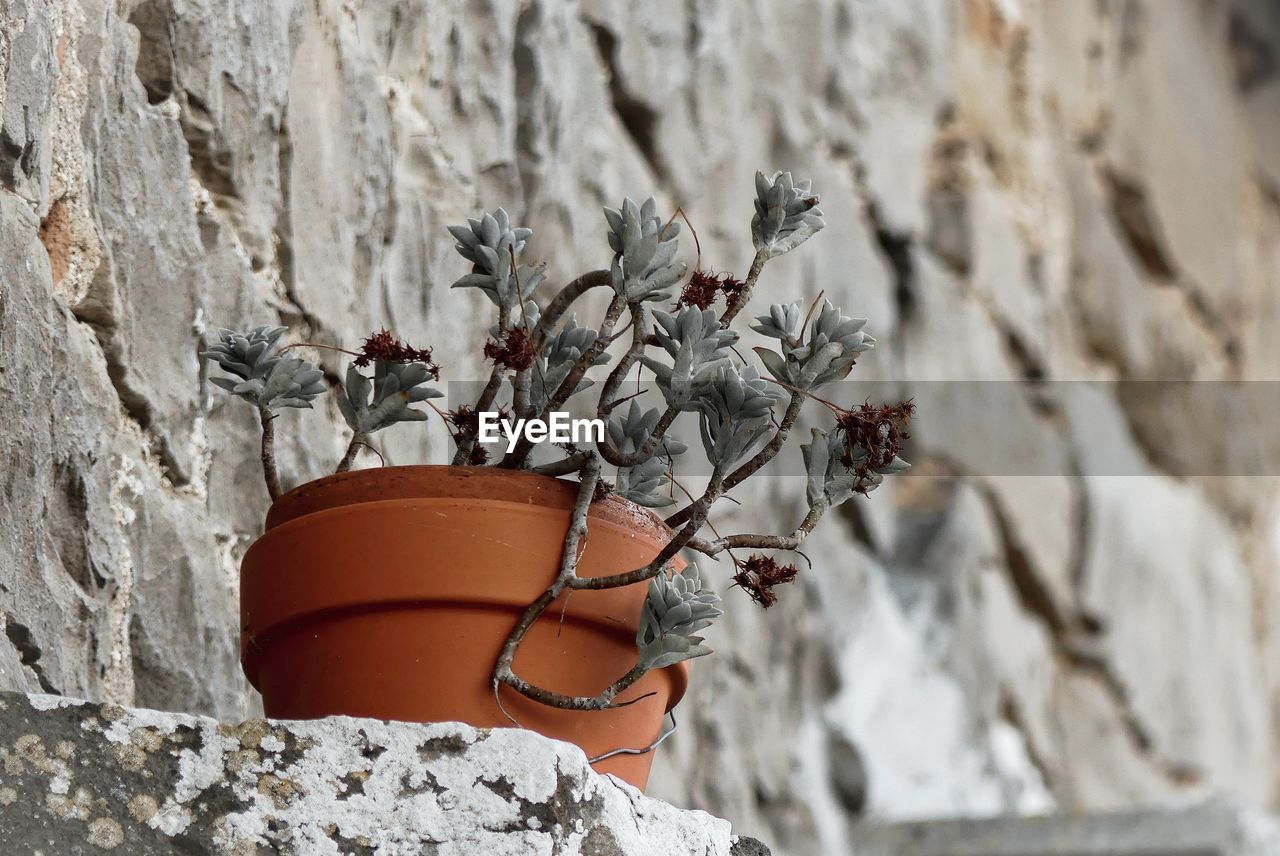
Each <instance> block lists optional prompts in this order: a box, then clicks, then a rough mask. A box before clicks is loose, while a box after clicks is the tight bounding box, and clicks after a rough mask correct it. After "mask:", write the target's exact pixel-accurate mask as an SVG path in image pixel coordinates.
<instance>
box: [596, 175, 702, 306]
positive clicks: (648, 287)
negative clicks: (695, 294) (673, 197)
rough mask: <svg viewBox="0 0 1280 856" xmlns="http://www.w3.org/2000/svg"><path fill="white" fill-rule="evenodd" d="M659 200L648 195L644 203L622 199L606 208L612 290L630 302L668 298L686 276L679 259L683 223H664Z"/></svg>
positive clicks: (683, 265) (683, 266) (682, 263)
mask: <svg viewBox="0 0 1280 856" xmlns="http://www.w3.org/2000/svg"><path fill="white" fill-rule="evenodd" d="M657 211H658V203H657V202H656V201H655V200H654V199H653V197H652V196H651V197H649V198H648V199H646V200H645V201H644V205H640V206H638V205H636V204H635V203H634V202H632V201H631V199H629V198H627V199H623V200H622V207H620V208H618V209H616V210H615V209H613V208H606V209H604V216H605V219H606V220H607V221H608V222H609V246H610V247H611V248H612V249H613V252H614V258H613V268H612V271H611V281H612V283H613V290H614V291H615V292H616V293H617V294H619V295H621V296H622V297H624V298H626V301H627V302H628V303H641V302H644V301H653V300H666V299H667V298H669V297H670V296H671V289H672V288H674V287H675V285H676V284H677V283H679V282H680V279H681V278H682V277H683V276H684V271H685V264H684V262H678V261H676V260H675V259H676V250H677V249H679V242H678V241H677V240H676V237H677V236H678V235H679V234H680V224H679V223H676V222H672V223H668V224H666V225H665V226H664V224H663V222H662V220H661V219H660V218H659V217H658V215H657Z"/></svg>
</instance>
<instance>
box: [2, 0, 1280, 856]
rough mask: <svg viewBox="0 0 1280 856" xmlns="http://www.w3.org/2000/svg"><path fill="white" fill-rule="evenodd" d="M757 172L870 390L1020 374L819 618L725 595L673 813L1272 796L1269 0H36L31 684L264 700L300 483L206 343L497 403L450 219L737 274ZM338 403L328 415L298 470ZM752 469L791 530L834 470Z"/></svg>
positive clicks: (20, 426)
mask: <svg viewBox="0 0 1280 856" xmlns="http://www.w3.org/2000/svg"><path fill="white" fill-rule="evenodd" d="M758 168H759V169H765V170H768V171H772V170H775V169H790V170H792V171H793V172H795V173H796V174H797V176H798V177H811V178H813V180H814V185H815V189H816V190H817V191H818V192H819V193H820V194H821V196H822V208H823V210H824V211H825V212H826V215H827V222H828V224H829V225H828V227H827V228H826V230H824V231H823V232H822V233H821V234H820V235H818V236H817V237H816V238H814V239H813V240H812V241H811V242H810V243H808V244H807V245H805V246H804V247H802V248H801V249H799V250H797V251H796V252H794V253H792V254H791V255H788V256H786V257H784V258H782V259H780V260H778V261H775V262H773V263H771V264H770V265H769V266H768V267H767V268H766V273H765V275H764V278H763V281H762V286H761V289H760V291H759V292H758V294H757V299H756V300H755V301H754V303H753V309H756V310H759V311H763V310H764V306H765V304H766V303H767V302H768V300H770V299H772V300H784V299H785V300H790V299H794V298H797V297H800V298H804V299H806V300H810V299H812V298H814V297H815V296H816V295H817V294H818V292H819V291H820V290H823V289H825V293H826V295H827V296H828V297H830V298H832V299H833V300H834V301H835V302H837V303H838V304H840V305H842V306H844V307H845V309H846V310H848V311H852V312H853V313H854V314H858V315H865V316H868V317H870V318H871V322H870V325H869V328H868V329H869V330H870V332H871V333H872V334H873V335H875V336H876V337H877V338H878V339H879V340H880V342H881V344H880V346H879V347H878V348H877V350H876V351H874V352H873V353H872V354H869V355H867V357H866V358H864V359H863V360H862V361H861V363H860V366H859V369H858V370H857V371H858V372H859V375H858V376H860V377H862V378H864V379H871V380H889V381H893V382H894V383H901V382H904V381H917V382H924V381H929V382H948V381H951V382H955V381H986V382H992V383H984V384H966V383H929V384H927V385H925V386H923V387H920V390H921V391H920V392H919V400H920V404H921V414H920V417H919V419H918V420H917V423H916V425H915V427H916V431H915V435H916V436H915V440H914V444H913V448H912V454H911V457H912V460H913V461H914V462H915V464H916V469H915V470H913V473H912V475H911V476H910V477H904V478H901V479H899V480H898V482H897V483H896V484H894V485H891V486H888V487H886V488H884V489H883V490H882V491H881V492H879V493H877V494H874V495H873V497H872V498H871V499H870V500H859V501H858V502H856V503H851V504H850V505H849V506H847V507H846V508H845V509H844V510H843V511H842V513H841V515H839V517H838V518H837V519H835V520H832V521H829V522H828V523H827V524H826V525H825V526H824V527H823V528H822V529H820V530H819V532H818V534H817V535H815V537H814V538H812V539H811V541H810V544H809V548H808V549H807V552H808V553H809V555H810V557H811V558H812V560H813V564H814V568H813V570H812V572H810V573H807V574H806V575H805V576H804V582H803V584H801V585H797V586H796V587H794V588H792V589H791V590H789V591H786V592H785V596H784V597H783V598H782V601H781V603H780V604H779V605H778V606H776V607H774V608H773V609H771V610H769V611H768V612H767V613H765V612H761V611H760V610H758V609H757V608H756V607H755V606H754V605H753V604H751V603H750V602H748V601H747V599H746V598H745V597H744V596H742V595H741V593H740V592H736V591H726V592H725V595H726V598H727V599H728V600H729V601H730V607H731V608H730V610H729V612H728V614H727V615H726V617H725V619H724V620H723V622H722V623H721V625H720V626H719V627H718V629H717V630H715V631H714V632H713V634H712V636H711V638H710V641H711V642H712V643H713V644H714V646H715V647H716V648H717V649H718V653H717V656H715V657H713V658H708V659H706V660H703V661H699V662H698V663H697V664H696V665H695V670H694V675H695V684H694V688H693V690H692V691H691V693H690V696H689V698H688V699H687V700H686V702H685V703H684V705H683V706H682V707H681V713H682V731H681V733H680V734H679V735H678V736H677V737H676V738H674V739H673V740H672V741H671V742H670V744H668V747H667V748H666V749H664V751H663V754H662V755H661V756H660V758H659V761H658V765H657V768H656V774H655V781H654V785H653V787H652V788H651V793H652V794H653V795H655V796H661V797H664V798H666V799H668V800H670V801H672V802H675V803H676V804H678V805H681V806H687V807H699V808H705V809H707V810H709V811H711V812H713V813H715V814H718V815H721V816H724V817H727V818H729V819H730V820H731V821H732V822H733V824H734V826H735V828H737V829H739V830H741V831H743V832H745V833H749V834H754V835H757V836H758V837H760V838H762V839H764V840H766V841H767V842H769V843H770V844H771V845H773V846H774V847H775V848H776V849H777V850H778V851H780V852H784V853H792V854H807V853H832V852H841V851H842V850H843V849H844V848H845V846H846V844H847V841H848V837H849V835H850V824H851V823H853V822H855V821H856V820H857V819H859V818H863V817H873V818H882V819H886V818H889V819H891V818H914V817H928V816H937V815H952V814H996V813H1006V812H1035V811H1041V810H1045V809H1048V808H1052V807H1054V806H1057V807H1062V808H1067V809H1080V810H1097V809H1105V808H1112V807H1119V806H1126V805H1133V804H1140V803H1148V802H1153V801H1160V800H1167V799H1172V798H1180V797H1189V796H1193V795H1199V794H1202V793H1207V792H1226V793H1230V794H1234V795H1238V796H1241V797H1243V798H1245V799H1246V800H1249V801H1252V802H1254V803H1256V804H1258V805H1261V806H1270V807H1275V806H1276V804H1277V802H1280V793H1278V789H1277V786H1278V785H1280V782H1278V781H1277V777H1276V774H1275V770H1276V769H1277V766H1276V760H1277V739H1276V738H1277V735H1280V731H1278V726H1280V722H1278V721H1277V714H1278V713H1280V706H1278V704H1277V703H1278V702H1280V698H1278V695H1277V693H1278V691H1280V674H1278V669H1277V666H1276V663H1277V662H1280V660H1278V659H1277V657H1278V655H1280V639H1278V637H1277V632H1276V631H1277V626H1276V625H1277V620H1278V619H1280V587H1277V586H1276V585H1275V583H1274V581H1275V579H1276V569H1277V564H1278V563H1280V509H1277V504H1276V489H1275V488H1276V481H1275V478H1274V477H1273V474H1274V472H1275V468H1274V463H1275V461H1276V454H1275V452H1276V449H1275V448H1274V447H1275V444H1277V443H1280V438H1278V437H1276V436H1275V432H1274V431H1273V430H1269V429H1270V427H1271V426H1274V425H1275V424H1277V418H1278V417H1280V412H1277V411H1278V410H1280V408H1277V407H1276V406H1274V404H1277V403H1280V396H1268V395H1266V394H1259V395H1251V394H1246V392H1245V391H1248V390H1259V389H1262V390H1266V389H1268V387H1267V386H1265V385H1257V384H1256V382H1261V381H1275V380H1277V379H1280V378H1277V375H1280V7H1278V6H1277V5H1276V4H1275V3H1274V2H1269V0H1234V2H1228V0H1163V2H1161V0H954V2H944V0H893V2H889V0H880V2H870V0H845V2H839V3H836V2H818V0H811V2H799V0H794V1H793V2H780V0H736V2H730V0H685V2H675V0H655V2H651V3H623V2H611V0H582V2H569V0H525V2H498V0H468V2H452V3H446V2H428V1H427V0H378V1H377V2H375V1H374V0H370V2H357V0H310V2H302V0H270V2H264V1H263V0H142V2H134V0H0V489H2V498H0V623H2V625H3V628H4V633H3V634H0V687H3V688H8V689H26V690H29V691H46V692H57V693H65V694H69V695H76V696H82V697H88V698H91V699H97V700H106V701H112V702H117V703H122V704H136V705H142V706H148V707H157V708H161V709H167V710H182V711H190V712H195V713H202V714H211V715H215V716H221V717H224V718H235V717H240V716H242V715H245V714H248V713H252V712H253V711H254V709H255V706H256V701H255V700H254V699H253V697H252V694H251V692H250V691H249V688H248V687H247V685H246V683H245V682H244V680H243V678H242V676H241V674H240V670H239V666H238V663H237V655H236V625H237V620H238V619H237V611H236V610H237V607H236V585H237V583H236V575H237V566H238V561H239V557H240V556H241V555H242V554H243V551H244V549H245V548H246V547H247V545H248V544H249V543H250V542H251V540H252V539H253V538H254V537H255V535H256V534H257V532H258V531H259V527H260V524H261V519H262V515H263V512H264V511H265V508H266V504H267V499H266V496H265V491H264V489H263V487H262V484H261V477H260V472H259V465H258V462H257V459H256V456H255V455H254V453H253V447H254V443H255V442H256V441H255V440H254V439H253V438H254V437H255V436H256V428H255V424H254V419H253V415H252V413H251V412H250V410H249V409H248V408H244V407H242V406H239V405H238V404H237V403H235V402H232V401H230V400H228V399H226V398H223V397H220V396H215V395H214V393H215V392H217V390H215V389H213V388H212V387H211V386H210V385H208V384H202V383H201V380H202V371H203V370H202V367H201V365H200V362H199V360H198V358H197V352H198V351H199V349H200V345H199V341H200V336H201V334H202V333H204V332H205V331H207V330H209V329H211V328H212V327H215V326H219V325H227V324H230V325H249V324H254V323H274V322H276V321H277V320H278V321H279V322H280V323H284V324H288V325H289V326H290V327H291V334H290V335H291V337H293V338H294V339H295V340H302V339H308V338H309V339H314V340H318V341H333V342H345V343H355V342H358V341H359V339H360V338H361V337H362V336H364V335H366V334H367V333H368V332H369V331H371V330H373V329H376V328H378V327H380V326H383V325H385V326H389V327H391V328H393V329H394V330H395V331H396V332H397V333H399V334H401V335H403V336H406V337H408V338H410V339H411V340H412V341H413V342H414V343H420V342H427V343H431V344H434V345H435V346H436V349H437V356H438V360H439V362H440V363H441V364H442V365H444V366H445V367H446V373H447V376H448V377H449V378H450V379H453V380H471V379H474V378H475V377H477V376H479V373H480V371H481V367H480V362H479V360H478V359H477V357H478V348H474V347H468V348H466V349H464V348H463V347H462V346H463V345H464V344H468V345H470V344H471V343H474V342H476V341H478V339H477V336H478V335H479V334H478V333H477V330H478V325H477V323H476V319H477V318H479V317H482V316H481V313H486V312H487V311H488V310H487V305H484V304H482V302H481V300H480V299H477V297H476V296H475V295H472V294H464V293H461V292H457V291H454V292H450V291H448V289H447V286H448V284H449V283H450V282H452V281H453V279H454V278H456V277H457V276H459V275H460V274H461V273H462V272H463V268H464V265H463V263H462V262H461V260H460V259H458V258H457V257H456V256H455V254H454V253H453V250H452V247H451V241H450V240H449V239H448V236H447V235H446V233H445V232H444V225H445V224H448V223H454V222H460V221H461V219H462V218H464V217H466V216H471V215H474V214H475V213H476V212H477V211H479V210H481V209H482V208H484V209H491V208H493V207H496V206H498V205H503V206H505V207H506V208H507V210H508V211H510V212H512V214H513V217H514V218H515V219H516V220H517V221H519V222H522V223H527V224H528V225H531V226H533V227H534V228H535V229H536V234H535V237H534V239H533V240H532V241H531V242H530V245H529V248H528V251H527V256H528V258H530V259H538V258H546V259H548V260H549V261H550V269H549V273H550V279H551V280H552V281H553V282H561V281H565V280H567V279H568V278H570V277H572V276H573V275H575V274H576V273H578V272H580V270H583V269H588V268H593V267H600V266H603V265H606V264H607V262H608V250H607V247H606V246H605V244H604V240H603V220H602V218H601V216H600V207H601V205H603V204H610V205H616V204H617V203H618V202H619V201H620V199H621V197H622V196H623V195H624V194H628V195H631V196H634V197H643V196H645V195H647V194H649V193H654V194H655V195H657V196H658V197H659V200H660V201H661V202H662V203H663V205H664V206H665V207H667V208H668V209H670V208H674V206H676V205H681V206H683V207H684V209H685V210H686V211H687V212H688V214H689V216H690V218H691V219H692V220H693V222H694V224H695V225H696V226H697V227H698V232H699V236H700V237H701V239H702V245H703V252H704V256H703V258H704V263H706V264H709V265H710V266H712V267H714V268H715V269H717V270H721V269H729V270H736V271H738V273H739V274H741V273H743V272H744V271H743V269H744V268H745V266H746V265H747V263H748V262H749V260H750V243H749V230H748V223H749V220H750V215H751V194H752V183H751V179H752V175H753V173H754V171H755V170H756V169H758ZM685 244H686V247H685V249H686V251H687V252H688V253H689V257H690V259H692V252H691V251H692V247H691V246H689V244H690V242H689V241H685ZM584 320H585V319H584ZM326 367H327V368H329V369H331V370H334V371H335V372H336V370H337V367H338V363H337V362H330V361H326ZM335 379H336V374H335ZM1011 381H1016V382H1019V383H1018V384H1017V385H1013V384H1009V383H1004V382H1011ZM1081 381H1097V382H1099V383H1097V384H1093V385H1087V386H1086V385H1085V384H1082V383H1071V382H1081ZM1156 381H1163V382H1174V381H1194V382H1196V383H1197V384H1200V385H1201V386H1197V387H1188V386H1185V385H1180V384H1174V385H1170V384H1168V383H1164V384H1156V383H1148V382H1156ZM1115 382H1123V383H1115ZM1251 383H1252V384H1254V385H1252V386H1251V385H1250V384H1251ZM1190 388H1194V389H1197V390H1210V391H1213V392H1214V394H1212V395H1209V396H1208V397H1207V398H1206V397H1204V396H1190V397H1188V396H1187V395H1186V394H1185V390H1186V389H1190ZM1171 389H1172V390H1174V392H1173V393H1169V392H1168V391H1169V390H1171ZM993 390H1000V391H1001V392H1000V393H999V394H995V393H993V392H992V391H993ZM1009 390H1015V391H1016V394H1011V393H1010V392H1009ZM1152 390H1156V391H1160V390H1163V391H1164V393H1163V394H1153V393H1152V392H1151V391H1152ZM1271 399H1276V401H1275V402H1272V401H1271ZM1206 402H1208V403H1206ZM340 423H341V418H340V416H339V415H338V413H337V410H336V407H333V406H332V405H331V404H329V405H326V406H324V407H321V408H320V409H319V412H316V413H304V414H301V418H299V414H288V415H287V416H286V417H285V426H286V427H285V428H283V429H281V432H279V433H283V434H284V435H286V436H287V437H292V438H294V439H295V440H296V442H284V443H282V448H281V450H280V455H281V458H282V466H283V475H284V479H285V481H286V482H288V483H296V482H298V481H301V480H303V479H307V478H311V477H315V476H318V475H320V474H322V473H323V472H325V471H326V470H327V469H329V468H331V467H332V464H333V462H334V461H336V460H337V459H338V457H340V454H341V451H342V447H343V445H344V441H343V438H342V436H341V434H340V433H339V432H338V431H337V430H336V427H335V426H337V425H339V424H340ZM383 451H384V454H385V455H386V457H387V459H388V461H389V462H391V463H397V462H398V463H407V462H420V461H425V460H432V461H443V460H444V456H445V454H446V438H445V436H444V434H443V432H442V431H440V429H439V428H438V426H433V427H432V428H431V431H430V434H429V437H428V439H427V440H426V441H425V442H424V441H423V439H422V435H421V434H414V433H413V432H412V431H411V430H409V429H400V430H398V431H396V432H395V433H394V435H392V434H388V436H387V437H386V438H385V443H384V449H383ZM791 451H792V454H793V455H795V457H796V458H797V460H798V451H797V450H795V449H792V450H791ZM993 461H994V462H996V463H997V464H999V465H998V466H993V464H992V462H993ZM1268 463H1270V464H1271V466H1270V468H1269V467H1268ZM758 482H759V483H758V484H757V486H756V487H755V493H754V498H755V499H756V500H758V501H761V502H763V503H764V505H765V506H766V507H768V508H770V509H773V510H776V514H777V520H776V521H772V522H774V523H776V525H779V526H788V527H789V523H790V521H791V518H792V517H793V516H794V515H795V513H796V511H797V509H799V508H800V507H801V505H802V502H803V494H802V492H801V491H800V489H799V485H797V484H795V483H794V480H788V479H783V478H777V479H760V480H758ZM771 513H772V512H771ZM735 516H742V515H741V513H738V512H731V513H728V514H726V516H725V518H724V519H725V522H726V525H727V526H733V525H734V523H735V522H737V523H741V522H742V521H740V520H737V521H735V520H734V517H735ZM768 522H770V521H761V520H760V519H759V517H758V515H757V516H756V517H755V518H753V519H752V522H751V525H752V527H753V528H758V527H759V526H760V525H761V524H762V523H768ZM708 570H711V572H712V573H711V576H712V577H718V579H719V580H720V581H721V583H722V584H725V585H726V586H727V577H728V573H727V572H724V573H720V571H724V569H723V568H719V569H717V568H714V567H712V568H709V569H708Z"/></svg>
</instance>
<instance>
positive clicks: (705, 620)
mask: <svg viewBox="0 0 1280 856" xmlns="http://www.w3.org/2000/svg"><path fill="white" fill-rule="evenodd" d="M719 603H720V597H719V595H717V594H716V593H715V592H713V591H711V590H710V589H709V588H705V587H704V584H703V580H702V575H701V573H700V572H699V571H698V566H697V565H696V564H690V565H689V566H688V567H687V568H685V570H684V573H681V574H671V575H670V576H668V575H667V574H665V573H662V574H658V576H656V577H654V578H653V579H652V580H650V581H649V591H648V593H647V595H646V597H645V601H644V606H643V607H641V610H640V630H639V632H638V633H637V634H636V648H637V650H638V651H639V654H640V658H639V660H640V665H641V666H643V667H644V668H646V669H661V668H663V667H664V666H670V665H672V664H674V663H679V662H680V661H681V660H689V659H692V658H693V657H701V656H704V655H706V654H710V653H711V649H710V648H708V647H707V646H706V645H703V644H702V637H701V636H696V635H694V634H696V633H698V632H699V631H700V630H703V629H705V628H707V627H709V626H710V625H711V622H712V621H714V620H715V619H716V618H718V617H720V616H721V615H722V614H723V610H721V609H720V607H719Z"/></svg>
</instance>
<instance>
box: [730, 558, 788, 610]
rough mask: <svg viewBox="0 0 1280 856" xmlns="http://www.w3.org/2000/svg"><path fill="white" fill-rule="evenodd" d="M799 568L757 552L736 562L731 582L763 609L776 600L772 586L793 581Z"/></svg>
mask: <svg viewBox="0 0 1280 856" xmlns="http://www.w3.org/2000/svg"><path fill="white" fill-rule="evenodd" d="M799 573H800V569H799V568H797V567H796V566H795V565H779V564H778V563H777V561H776V560H774V559H772V558H770V557H769V556H762V555H760V554H759V553H756V554H755V555H753V556H751V557H750V558H749V559H747V560H746V561H745V562H740V563H738V572H737V573H736V574H734V575H733V582H734V584H735V585H737V586H738V587H739V588H741V589H742V590H743V591H745V592H746V593H747V594H748V595H750V597H751V599H752V600H754V601H755V602H756V603H758V604H760V606H762V607H763V608H765V609H768V608H769V607H771V606H773V605H774V604H775V603H777V602H778V596H777V595H776V594H774V593H773V587H774V586H778V585H783V584H784V583H789V582H794V581H795V578H796V575H797V574H799Z"/></svg>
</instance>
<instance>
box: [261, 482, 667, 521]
mask: <svg viewBox="0 0 1280 856" xmlns="http://www.w3.org/2000/svg"><path fill="white" fill-rule="evenodd" d="M375 486H376V488H377V490H378V492H379V498H381V499H429V498H440V499H499V500H503V501H507V502H517V503H524V504H528V505H541V506H546V507H552V508H572V507H573V503H574V501H575V500H576V498H577V495H578V483H577V482H573V481H569V480H568V479H561V478H556V477H554V476H544V475H541V474H539V473H531V472H528V471H527V470H504V469H499V468H497V467H472V466H454V465H452V464H408V465H404V466H392V467H370V468H367V469H361V470H350V471H348V472H345V473H334V474H331V475H327V476H322V477H320V478H318V479H313V480H312V481H309V482H304V483H303V484H300V485H298V486H297V487H295V488H292V489H291V490H289V491H286V492H285V493H283V494H281V495H280V496H279V497H278V498H277V499H276V500H275V501H274V502H273V503H271V507H270V508H269V509H268V510H267V516H266V523H265V526H264V527H263V531H264V534H265V533H266V532H269V531H271V530H272V529H274V528H275V527H277V526H279V525H281V524H283V523H287V522H289V521H290V520H295V519H297V518H299V517H303V516H305V515H308V514H313V513H315V512H317V511H324V510H327V509H330V508H338V507H341V506H343V505H348V504H351V503H352V502H353V501H356V500H355V497H356V496H361V495H363V496H364V497H365V499H364V500H363V501H367V497H368V491H369V490H370V489H371V488H374V487H375ZM590 518H597V519H603V520H606V521H609V522H612V523H616V524H618V525H620V526H624V527H627V528H630V529H639V530H642V531H643V532H644V534H646V535H650V536H652V537H656V538H670V537H671V536H672V535H673V534H674V533H673V532H672V530H671V528H670V527H669V526H667V524H666V523H664V522H663V520H662V518H661V517H659V516H658V514H657V513H656V512H654V511H653V510H651V509H648V508H645V507H644V506H641V505H637V504H636V503H634V502H632V501H631V500H629V499H625V498H623V497H621V496H618V495H617V494H613V493H611V494H609V495H607V496H605V497H602V498H600V499H597V500H594V501H593V502H592V503H591V509H590V511H589V518H588V519H590Z"/></svg>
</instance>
